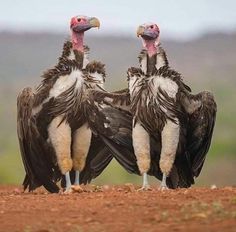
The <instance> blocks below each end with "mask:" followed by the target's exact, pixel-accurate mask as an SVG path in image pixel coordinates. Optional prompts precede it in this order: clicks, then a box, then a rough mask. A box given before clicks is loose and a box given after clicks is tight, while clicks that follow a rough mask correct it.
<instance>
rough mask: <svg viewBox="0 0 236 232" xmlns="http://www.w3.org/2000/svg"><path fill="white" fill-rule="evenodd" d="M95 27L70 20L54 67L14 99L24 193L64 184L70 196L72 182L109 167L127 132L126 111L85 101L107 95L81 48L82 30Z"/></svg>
mask: <svg viewBox="0 0 236 232" xmlns="http://www.w3.org/2000/svg"><path fill="white" fill-rule="evenodd" d="M99 26H100V23H99V20H98V19H97V18H95V17H87V16H75V17H73V18H72V19H71V22H70V29H71V33H72V36H71V41H67V42H65V44H64V47H63V51H62V55H61V56H60V57H59V59H58V63H57V64H56V65H55V67H53V68H51V69H49V70H48V71H46V72H45V73H44V74H43V76H42V78H43V79H42V81H41V84H40V85H39V86H38V87H37V88H36V89H35V90H33V89H32V88H29V87H28V88H24V89H23V90H22V92H21V93H20V94H19V96H18V98H17V134H18V140H19V145H20V151H21V157H22V160H23V164H24V168H25V172H26V175H25V179H24V182H23V186H24V190H26V189H28V190H29V191H33V190H34V189H36V188H37V187H40V186H42V185H43V186H44V187H45V188H46V189H47V190H48V191H49V192H59V187H58V184H57V183H58V182H59V181H60V180H62V186H65V188H66V189H65V192H68V193H69V192H71V186H72V183H71V182H72V179H71V178H73V184H75V185H78V184H81V183H85V184H86V183H88V182H90V181H91V179H92V178H95V177H96V176H98V175H99V174H100V173H101V172H102V171H103V170H104V168H105V167H106V166H107V165H108V164H109V162H110V161H111V159H112V158H113V156H112V155H111V153H112V152H114V149H115V148H116V144H117V143H119V142H122V139H123V137H122V136H123V134H125V131H126V130H129V131H131V128H130V124H128V123H127V119H126V113H123V112H122V111H120V110H117V109H115V108H112V107H109V106H107V107H101V106H100V105H97V104H96V102H95V101H93V100H92V99H90V98H89V91H90V90H91V89H100V90H101V91H105V90H104V89H103V84H104V81H105V68H104V65H103V64H102V63H100V62H97V61H92V62H89V61H88V50H89V49H88V47H86V46H84V44H83V41H84V33H85V31H87V30H89V29H90V28H93V27H99ZM122 133H123V134H122ZM124 142H125V141H124ZM106 144H108V145H106ZM112 145H113V147H112V148H109V146H112ZM115 151H116V150H115ZM73 174H74V175H73Z"/></svg>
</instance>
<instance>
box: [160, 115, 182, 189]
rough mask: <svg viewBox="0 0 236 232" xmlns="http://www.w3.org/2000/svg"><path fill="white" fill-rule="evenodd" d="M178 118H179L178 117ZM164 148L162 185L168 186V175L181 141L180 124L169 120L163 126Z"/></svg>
mask: <svg viewBox="0 0 236 232" xmlns="http://www.w3.org/2000/svg"><path fill="white" fill-rule="evenodd" d="M176 120H177V119H176ZM161 138H162V149H161V158H160V168H161V171H162V173H163V180H162V185H163V187H166V177H167V176H168V175H169V173H170V171H171V169H172V167H173V163H174V161H175V155H176V151H177V148H178V143H179V124H178V123H177V124H176V123H174V122H172V121H170V120H167V123H166V125H165V126H164V128H163V131H162V134H161Z"/></svg>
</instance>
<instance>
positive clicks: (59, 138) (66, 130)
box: [48, 116, 72, 175]
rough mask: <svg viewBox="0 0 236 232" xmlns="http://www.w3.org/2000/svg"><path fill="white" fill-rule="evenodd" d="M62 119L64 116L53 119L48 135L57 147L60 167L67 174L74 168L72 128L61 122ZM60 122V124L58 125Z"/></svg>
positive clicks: (55, 147)
mask: <svg viewBox="0 0 236 232" xmlns="http://www.w3.org/2000/svg"><path fill="white" fill-rule="evenodd" d="M61 120H62V116H60V117H56V118H54V119H53V120H52V122H51V123H50V125H49V127H48V135H49V139H50V141H51V143H52V146H53V147H54V149H55V152H56V156H57V162H58V165H59V168H60V170H61V172H62V174H64V175H65V173H67V172H69V171H70V170H71V169H72V160H71V128H70V126H69V125H68V124H67V123H65V122H62V123H61ZM60 123H61V124H60ZM59 124H60V126H58V125H59Z"/></svg>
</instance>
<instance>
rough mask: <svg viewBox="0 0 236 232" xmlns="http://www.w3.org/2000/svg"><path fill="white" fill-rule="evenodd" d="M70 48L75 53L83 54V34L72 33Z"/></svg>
mask: <svg viewBox="0 0 236 232" xmlns="http://www.w3.org/2000/svg"><path fill="white" fill-rule="evenodd" d="M72 47H73V49H74V50H76V51H80V52H84V32H80V33H76V32H74V31H72Z"/></svg>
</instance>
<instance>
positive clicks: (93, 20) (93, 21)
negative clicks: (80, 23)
mask: <svg viewBox="0 0 236 232" xmlns="http://www.w3.org/2000/svg"><path fill="white" fill-rule="evenodd" d="M89 24H90V26H91V27H97V28H98V29H99V28H100V21H99V20H98V19H97V18H95V17H92V18H90V19H89Z"/></svg>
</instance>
